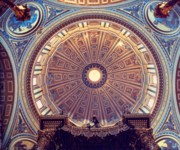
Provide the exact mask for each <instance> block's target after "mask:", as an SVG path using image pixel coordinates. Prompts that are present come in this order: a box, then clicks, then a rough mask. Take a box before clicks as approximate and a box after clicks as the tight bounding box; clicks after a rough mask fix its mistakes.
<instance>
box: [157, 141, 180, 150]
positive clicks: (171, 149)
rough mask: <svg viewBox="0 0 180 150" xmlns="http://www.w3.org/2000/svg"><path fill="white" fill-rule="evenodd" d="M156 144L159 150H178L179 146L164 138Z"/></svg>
mask: <svg viewBox="0 0 180 150" xmlns="http://www.w3.org/2000/svg"><path fill="white" fill-rule="evenodd" d="M157 144H158V145H159V147H160V148H161V150H179V149H180V145H179V144H178V143H177V142H176V141H175V140H173V139H171V138H164V139H161V140H159V141H157Z"/></svg>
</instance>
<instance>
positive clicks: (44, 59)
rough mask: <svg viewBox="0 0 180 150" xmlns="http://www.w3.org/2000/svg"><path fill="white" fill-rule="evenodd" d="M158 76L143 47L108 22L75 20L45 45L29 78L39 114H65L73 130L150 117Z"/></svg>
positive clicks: (136, 38)
mask: <svg viewBox="0 0 180 150" xmlns="http://www.w3.org/2000/svg"><path fill="white" fill-rule="evenodd" d="M158 82H159V77H158V71H157V68H156V63H155V60H154V58H153V56H152V54H151V52H150V51H149V49H148V47H147V46H146V44H145V43H144V42H143V40H142V39H141V38H139V37H138V36H137V35H136V34H135V33H133V32H132V31H130V30H129V29H128V28H126V27H124V26H122V25H120V24H117V23H114V22H111V21H107V20H98V19H92V20H84V21H78V22H76V23H73V24H71V25H68V26H66V27H65V28H63V29H61V30H59V31H58V32H56V33H55V34H54V35H53V36H51V37H50V38H49V40H48V41H47V42H46V43H45V44H44V46H43V47H42V49H41V50H40V52H39V54H38V55H37V56H36V60H35V62H34V65H33V71H32V74H31V91H32V98H33V101H34V104H35V106H36V109H37V110H38V112H39V114H41V115H51V114H58V113H59V112H60V111H63V113H65V114H67V115H68V117H69V120H70V121H71V122H72V123H73V124H75V125H77V126H86V124H87V123H89V122H90V121H91V119H92V117H93V116H96V117H97V118H98V120H99V121H100V123H101V126H102V127H106V126H112V125H114V124H116V123H117V122H119V121H121V120H122V115H123V114H124V113H129V112H133V113H152V111H153V109H154V107H155V104H156V101H157V96H158V90H159V87H158Z"/></svg>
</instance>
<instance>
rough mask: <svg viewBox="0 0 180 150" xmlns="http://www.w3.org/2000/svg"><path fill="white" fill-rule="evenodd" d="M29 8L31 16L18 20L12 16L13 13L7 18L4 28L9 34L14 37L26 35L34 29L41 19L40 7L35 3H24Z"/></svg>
mask: <svg viewBox="0 0 180 150" xmlns="http://www.w3.org/2000/svg"><path fill="white" fill-rule="evenodd" d="M26 4H27V6H28V7H29V8H30V10H31V11H30V13H31V18H30V20H26V21H18V20H17V19H16V17H15V16H14V13H11V15H10V16H9V17H8V19H7V26H6V30H7V32H8V33H9V34H11V35H12V36H15V37H22V36H27V35H30V34H31V33H33V32H34V31H36V29H37V28H38V27H39V25H40V24H41V21H42V15H43V13H42V9H41V8H40V6H39V5H38V4H36V3H32V2H28V3H26Z"/></svg>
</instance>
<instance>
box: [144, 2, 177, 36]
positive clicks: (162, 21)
mask: <svg viewBox="0 0 180 150" xmlns="http://www.w3.org/2000/svg"><path fill="white" fill-rule="evenodd" d="M159 2H160V1H155V2H150V3H149V4H147V6H146V12H145V14H146V20H147V23H148V24H149V25H150V26H151V27H152V28H153V29H154V30H156V31H158V32H160V33H164V34H172V33H175V32H177V33H178V32H179V31H180V25H179V24H180V22H179V14H178V13H177V12H176V11H175V10H172V11H170V13H169V16H168V17H167V18H157V17H155V16H154V9H155V7H156V5H157V4H158V3H159Z"/></svg>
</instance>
